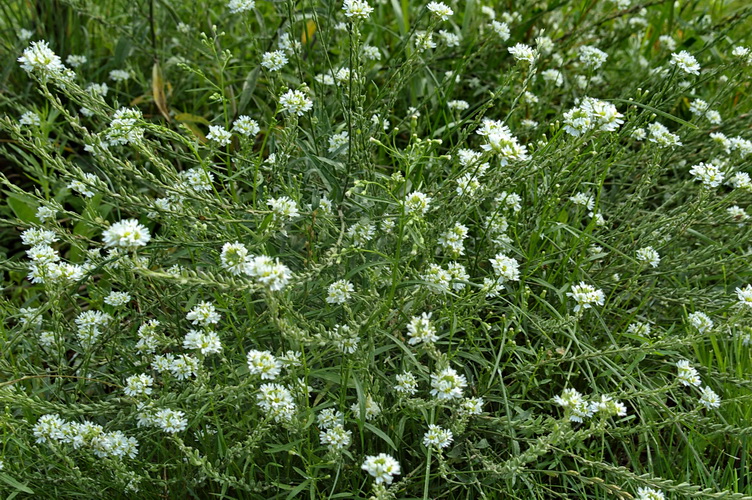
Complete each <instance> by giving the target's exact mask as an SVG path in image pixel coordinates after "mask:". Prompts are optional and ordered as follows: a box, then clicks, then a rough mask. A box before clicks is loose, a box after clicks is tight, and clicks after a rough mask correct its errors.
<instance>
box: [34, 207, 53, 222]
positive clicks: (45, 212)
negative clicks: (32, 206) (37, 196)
mask: <svg viewBox="0 0 752 500" xmlns="http://www.w3.org/2000/svg"><path fill="white" fill-rule="evenodd" d="M56 215H57V210H55V209H54V208H50V207H46V206H44V205H42V206H40V207H39V208H37V219H39V222H47V221H48V220H52V219H54V218H55V216H56Z"/></svg>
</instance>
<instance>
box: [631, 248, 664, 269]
mask: <svg viewBox="0 0 752 500" xmlns="http://www.w3.org/2000/svg"><path fill="white" fill-rule="evenodd" d="M637 260H639V261H640V262H647V263H648V264H650V265H651V266H652V267H658V264H659V263H660V262H661V257H660V255H658V252H657V251H656V250H655V249H654V248H653V247H645V248H640V249H639V250H637Z"/></svg>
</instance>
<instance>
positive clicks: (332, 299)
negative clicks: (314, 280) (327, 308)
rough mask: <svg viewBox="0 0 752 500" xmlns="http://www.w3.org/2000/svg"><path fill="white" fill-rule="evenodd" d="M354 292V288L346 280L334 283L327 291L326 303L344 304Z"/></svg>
mask: <svg viewBox="0 0 752 500" xmlns="http://www.w3.org/2000/svg"><path fill="white" fill-rule="evenodd" d="M354 291H355V287H354V286H353V284H352V283H350V282H349V281H347V280H339V281H335V282H334V283H332V284H331V285H329V289H328V290H327V296H326V301H327V303H329V304H344V303H345V302H347V301H348V300H349V299H350V298H351V297H352V293H353V292H354Z"/></svg>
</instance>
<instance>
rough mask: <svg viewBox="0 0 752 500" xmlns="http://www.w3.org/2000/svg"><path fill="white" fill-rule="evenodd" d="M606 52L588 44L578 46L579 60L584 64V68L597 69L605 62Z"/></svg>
mask: <svg viewBox="0 0 752 500" xmlns="http://www.w3.org/2000/svg"><path fill="white" fill-rule="evenodd" d="M607 58H608V54H606V53H605V52H603V51H602V50H600V49H598V48H596V47H592V46H590V45H583V46H582V47H580V62H581V63H582V64H584V65H585V67H586V68H591V69H598V68H600V67H601V66H603V63H604V62H606V59H607Z"/></svg>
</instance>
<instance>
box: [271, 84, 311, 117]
mask: <svg viewBox="0 0 752 500" xmlns="http://www.w3.org/2000/svg"><path fill="white" fill-rule="evenodd" d="M279 105H280V106H282V110H283V111H285V112H286V113H290V114H291V115H292V114H294V115H298V116H303V113H305V112H306V111H310V110H311V108H313V101H311V100H310V99H309V98H308V97H307V96H306V95H305V94H304V93H303V92H301V91H300V90H290V89H288V90H287V92H285V93H284V94H283V95H282V97H280V98H279Z"/></svg>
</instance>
